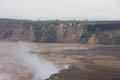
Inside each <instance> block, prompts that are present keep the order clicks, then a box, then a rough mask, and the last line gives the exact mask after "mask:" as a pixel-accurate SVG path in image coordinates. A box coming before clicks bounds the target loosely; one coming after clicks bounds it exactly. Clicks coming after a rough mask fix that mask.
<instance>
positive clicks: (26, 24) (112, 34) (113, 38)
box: [0, 19, 120, 44]
mask: <svg viewBox="0 0 120 80" xmlns="http://www.w3.org/2000/svg"><path fill="white" fill-rule="evenodd" d="M0 40H8V41H19V40H22V41H29V42H47V43H85V44H86V43H88V44H96V43H98V44H120V21H90V22H87V21H86V22H83V21H27V20H9V19H0Z"/></svg>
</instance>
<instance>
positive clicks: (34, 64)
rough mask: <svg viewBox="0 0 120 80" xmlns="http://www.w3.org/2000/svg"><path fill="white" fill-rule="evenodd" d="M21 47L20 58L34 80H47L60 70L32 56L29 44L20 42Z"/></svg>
mask: <svg viewBox="0 0 120 80" xmlns="http://www.w3.org/2000/svg"><path fill="white" fill-rule="evenodd" d="M19 45H20V47H19V51H18V53H19V56H20V57H21V59H22V61H23V62H24V63H25V64H26V65H27V66H28V68H29V70H30V72H31V73H32V78H33V79H32V80H45V79H47V78H48V77H49V76H50V75H52V74H54V73H57V72H58V71H59V70H60V69H58V68H57V66H56V65H54V64H53V63H51V62H49V61H46V60H45V59H43V58H40V57H38V56H36V55H34V54H30V48H29V47H28V46H27V43H23V42H20V43H19Z"/></svg>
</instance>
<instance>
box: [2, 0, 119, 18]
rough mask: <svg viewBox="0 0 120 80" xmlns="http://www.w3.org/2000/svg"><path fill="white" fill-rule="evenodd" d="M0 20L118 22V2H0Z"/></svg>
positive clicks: (99, 0) (57, 0)
mask: <svg viewBox="0 0 120 80" xmlns="http://www.w3.org/2000/svg"><path fill="white" fill-rule="evenodd" d="M0 18H14V19H32V20H50V19H65V20H69V19H88V20H120V0H0Z"/></svg>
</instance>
